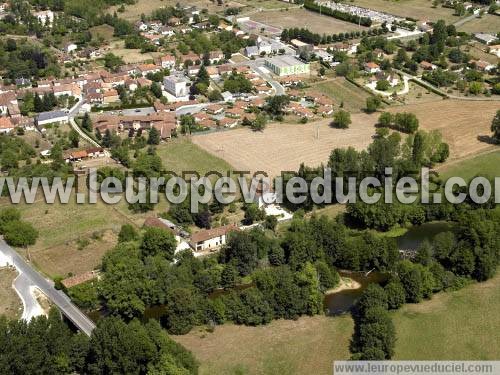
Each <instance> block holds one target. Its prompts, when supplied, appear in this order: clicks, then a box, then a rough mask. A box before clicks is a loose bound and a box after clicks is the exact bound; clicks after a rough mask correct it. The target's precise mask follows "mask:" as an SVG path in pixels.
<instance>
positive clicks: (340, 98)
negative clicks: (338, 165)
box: [312, 78, 370, 113]
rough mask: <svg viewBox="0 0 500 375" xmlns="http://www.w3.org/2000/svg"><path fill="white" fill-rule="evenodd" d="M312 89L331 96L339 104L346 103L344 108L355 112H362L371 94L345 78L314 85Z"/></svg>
mask: <svg viewBox="0 0 500 375" xmlns="http://www.w3.org/2000/svg"><path fill="white" fill-rule="evenodd" d="M312 90H313V91H320V92H322V93H323V94H325V95H328V96H330V97H331V98H333V99H334V100H335V101H336V104H337V105H340V104H341V103H344V108H345V109H346V110H347V111H349V112H353V113H356V112H361V111H362V109H363V108H365V107H366V98H368V97H369V96H370V94H368V93H367V92H366V91H363V90H362V89H360V88H359V87H357V86H356V85H354V84H352V83H351V82H349V81H347V80H345V79H344V78H338V79H335V80H333V81H329V82H325V83H320V84H318V85H314V86H313V87H312Z"/></svg>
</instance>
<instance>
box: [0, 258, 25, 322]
mask: <svg viewBox="0 0 500 375" xmlns="http://www.w3.org/2000/svg"><path fill="white" fill-rule="evenodd" d="M17 275H18V273H17V271H16V270H15V269H12V268H7V267H4V268H0V316H2V315H4V316H6V317H7V318H10V319H19V317H20V316H21V313H22V308H23V304H22V302H21V299H20V298H19V296H18V295H17V293H16V291H15V290H14V288H12V283H13V282H14V280H15V278H16V277H17Z"/></svg>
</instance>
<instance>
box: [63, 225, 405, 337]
mask: <svg viewBox="0 0 500 375" xmlns="http://www.w3.org/2000/svg"><path fill="white" fill-rule="evenodd" d="M123 231H125V232H126V233H128V234H125V233H123V234H121V235H120V239H121V240H122V242H121V243H120V244H119V245H118V246H117V247H116V248H115V249H114V250H112V251H110V252H109V253H107V254H106V255H105V257H104V260H103V277H102V279H101V280H100V281H99V282H95V283H93V284H85V285H84V286H83V287H79V288H78V289H70V291H69V292H70V294H71V295H72V297H73V299H74V300H75V302H76V303H78V304H79V305H81V306H83V307H87V308H93V309H95V308H98V307H99V306H101V305H102V306H103V307H104V308H105V310H106V311H108V312H110V313H111V314H113V315H118V316H121V317H122V318H124V319H133V318H134V317H141V316H143V315H144V314H145V313H146V312H147V310H148V308H150V307H153V306H158V305H162V306H164V308H163V309H162V314H161V317H160V321H161V324H162V325H163V326H164V327H165V328H167V329H168V331H169V332H171V333H175V334H183V333H187V332H189V330H190V329H191V328H192V327H193V326H194V325H196V324H209V323H215V324H222V323H224V322H226V321H233V322H236V323H240V324H249V325H256V324H264V323H267V322H269V321H270V320H272V319H277V318H287V319H294V318H297V317H299V316H301V315H305V314H307V315H314V314H319V313H322V311H323V293H324V292H325V291H326V290H328V289H331V288H333V287H335V286H336V285H337V284H338V282H339V276H338V273H337V271H336V268H337V267H338V268H347V269H353V270H369V269H373V268H375V269H377V270H382V271H384V270H388V269H391V268H393V267H394V264H395V262H396V261H397V259H398V250H397V246H396V243H395V241H394V240H393V239H388V238H383V237H379V236H375V235H373V234H371V233H369V232H366V233H355V234H353V233H351V232H350V231H349V230H348V229H347V228H346V227H345V226H344V225H343V224H340V223H336V222H335V221H333V220H330V219H328V218H326V217H320V218H317V217H313V218H312V219H310V220H303V219H300V218H296V219H295V220H294V221H293V223H292V225H291V227H290V229H289V230H288V231H287V232H286V233H285V234H284V236H283V237H282V238H277V237H275V236H274V235H272V234H271V233H269V232H264V231H263V230H260V229H253V230H250V231H243V232H234V233H232V234H231V235H230V237H229V241H228V243H227V245H226V246H225V247H224V248H223V249H222V250H221V252H220V254H218V255H213V256H209V257H203V258H196V257H194V256H193V255H192V254H191V252H189V251H188V252H181V253H179V254H177V255H176V257H175V262H172V260H173V252H174V249H175V240H174V239H173V235H172V234H171V233H170V232H168V231H165V230H162V229H152V228H148V229H146V230H145V232H144V233H143V235H142V236H138V235H137V234H133V231H132V233H131V231H130V228H128V229H124V230H123ZM222 291H223V292H222Z"/></svg>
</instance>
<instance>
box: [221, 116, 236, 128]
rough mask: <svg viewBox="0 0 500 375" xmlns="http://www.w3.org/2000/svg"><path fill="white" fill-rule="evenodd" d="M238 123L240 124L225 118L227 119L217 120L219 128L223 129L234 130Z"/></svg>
mask: <svg viewBox="0 0 500 375" xmlns="http://www.w3.org/2000/svg"><path fill="white" fill-rule="evenodd" d="M239 123H240V121H239V120H238V119H233V118H227V117H225V118H223V119H221V120H219V126H221V127H223V128H234V127H235V126H237V125H238V124H239Z"/></svg>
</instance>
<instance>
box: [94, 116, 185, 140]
mask: <svg viewBox="0 0 500 375" xmlns="http://www.w3.org/2000/svg"><path fill="white" fill-rule="evenodd" d="M93 123H94V128H95V129H98V130H99V131H100V132H101V134H104V132H106V130H109V131H111V132H116V133H123V132H129V131H130V130H131V129H132V130H134V131H138V130H139V129H141V130H149V129H151V128H155V129H156V130H158V131H159V133H160V137H161V138H162V139H168V138H171V137H172V135H173V133H174V132H175V129H176V128H177V119H176V115H175V112H158V113H153V114H150V115H129V116H119V115H110V114H103V115H101V114H99V115H95V116H93Z"/></svg>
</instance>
